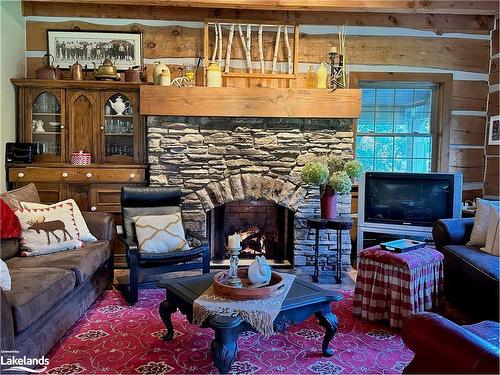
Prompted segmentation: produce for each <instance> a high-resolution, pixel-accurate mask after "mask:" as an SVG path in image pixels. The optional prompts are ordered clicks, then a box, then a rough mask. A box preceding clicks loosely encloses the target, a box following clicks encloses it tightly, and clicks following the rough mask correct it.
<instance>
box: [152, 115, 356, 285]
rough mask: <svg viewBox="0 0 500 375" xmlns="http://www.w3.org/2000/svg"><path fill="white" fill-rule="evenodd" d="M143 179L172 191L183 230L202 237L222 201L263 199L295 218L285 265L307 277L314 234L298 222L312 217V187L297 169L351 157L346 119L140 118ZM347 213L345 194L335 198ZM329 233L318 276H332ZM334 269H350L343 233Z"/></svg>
mask: <svg viewBox="0 0 500 375" xmlns="http://www.w3.org/2000/svg"><path fill="white" fill-rule="evenodd" d="M147 122H148V150H149V163H150V166H151V167H150V168H151V169H150V180H151V183H152V184H154V185H169V186H180V187H181V189H182V192H183V213H184V217H183V219H184V221H185V224H186V227H187V228H188V229H190V230H194V231H196V232H199V233H201V234H204V235H205V234H206V230H207V216H206V215H207V212H209V211H210V210H211V209H213V208H214V207H216V206H220V205H222V204H224V203H227V202H232V201H237V200H245V199H252V200H255V199H263V200H268V201H271V202H275V203H277V204H279V205H282V206H284V207H287V208H289V209H290V210H292V211H294V212H295V215H294V249H293V251H294V256H293V266H294V268H295V269H296V271H297V272H298V273H299V274H308V275H311V274H312V272H313V264H314V263H313V254H314V249H313V247H314V233H313V232H312V231H311V232H309V231H308V229H307V227H306V219H307V217H309V216H312V215H318V214H319V189H318V188H317V187H313V186H305V185H303V184H302V183H301V180H300V170H301V168H302V167H303V166H304V164H305V163H307V162H308V161H310V160H312V159H313V158H315V157H316V156H321V155H338V156H342V157H346V158H350V157H352V144H353V133H352V128H351V127H352V120H350V119H341V120H338V119H331V120H330V119H327V120H325V119H295V118H294V119H275V118H207V117H160V116H149V117H148V120H147ZM338 210H339V212H340V213H349V212H350V195H349V194H346V195H342V196H340V197H339V204H338ZM336 241H337V238H336V234H335V233H334V232H333V231H323V232H322V233H321V245H320V268H321V270H322V271H321V275H325V276H326V275H333V269H332V265H333V264H334V259H335V256H334V255H335V251H334V249H335V248H336ZM342 245H343V248H344V254H343V255H342V265H343V269H344V270H349V269H350V250H351V243H350V237H349V234H348V233H347V232H345V233H343V236H342Z"/></svg>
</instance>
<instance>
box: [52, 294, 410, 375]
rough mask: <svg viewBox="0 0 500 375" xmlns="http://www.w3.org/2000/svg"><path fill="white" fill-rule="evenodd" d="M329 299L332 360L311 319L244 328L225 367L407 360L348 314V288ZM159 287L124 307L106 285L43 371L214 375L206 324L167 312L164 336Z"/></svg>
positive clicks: (394, 365)
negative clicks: (261, 329) (267, 332)
mask: <svg viewBox="0 0 500 375" xmlns="http://www.w3.org/2000/svg"><path fill="white" fill-rule="evenodd" d="M342 293H343V294H344V297H345V298H344V300H343V301H341V302H335V303H332V308H333V311H334V312H335V314H336V315H337V316H338V318H339V320H340V325H339V330H338V331H337V334H336V335H335V337H334V339H333V340H332V342H331V343H330V347H331V348H333V349H334V355H333V357H331V358H324V357H322V356H321V342H322V339H323V329H322V328H321V327H320V326H319V325H318V324H317V321H316V319H315V318H314V317H311V318H309V319H308V320H306V321H305V322H303V323H301V324H299V325H295V326H292V327H290V328H289V329H288V330H287V331H286V332H284V333H279V334H276V335H273V336H271V337H270V338H268V339H266V338H264V337H262V336H261V335H259V334H256V333H253V332H246V333H243V334H241V335H240V337H239V340H238V354H237V357H236V361H235V362H234V364H233V367H232V369H231V372H232V373H237V374H249V373H255V374H340V373H345V374H382V373H384V374H395V373H401V371H402V370H403V368H404V367H405V365H406V364H407V363H408V362H409V361H410V360H411V359H412V357H413V353H412V352H411V351H410V350H409V349H407V348H406V347H405V346H404V344H403V341H402V339H401V337H400V336H399V333H398V332H397V331H394V330H391V329H389V328H388V327H387V326H385V325H381V324H373V323H368V322H365V321H362V320H359V319H357V318H355V317H353V315H352V312H351V309H352V291H342ZM164 296H165V294H164V291H162V290H159V289H151V290H142V291H140V296H139V297H140V300H139V302H138V303H137V304H136V306H135V307H128V306H127V304H126V303H125V301H124V299H123V297H122V296H121V294H120V293H119V292H117V291H114V290H110V291H106V292H105V293H104V295H103V296H102V297H101V298H100V299H99V300H97V301H96V303H94V305H93V306H92V307H91V308H90V309H89V310H88V311H87V313H86V314H85V315H84V316H83V317H82V318H81V319H80V321H78V322H77V323H76V324H75V326H74V327H73V328H72V329H71V330H70V331H69V332H68V333H67V334H66V336H65V337H64V338H63V339H62V340H61V342H60V343H59V344H57V345H56V346H55V347H54V348H53V349H52V351H51V352H50V353H49V359H50V364H49V368H48V370H47V371H48V373H50V374H207V373H217V369H216V368H214V366H213V365H212V359H211V357H210V343H211V341H212V338H213V332H212V330H211V329H202V328H199V327H197V326H193V325H191V324H189V323H188V322H187V320H186V318H185V317H184V316H183V315H181V314H180V313H176V314H175V315H173V324H174V328H175V330H176V334H175V337H174V339H173V340H172V341H170V342H164V341H163V340H162V338H161V337H162V336H163V334H164V332H165V327H164V325H163V323H162V321H161V319H160V317H159V313H158V306H159V304H160V302H161V301H162V300H163V299H164Z"/></svg>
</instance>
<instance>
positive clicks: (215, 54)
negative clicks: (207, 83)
mask: <svg viewBox="0 0 500 375" xmlns="http://www.w3.org/2000/svg"><path fill="white" fill-rule="evenodd" d="M214 30H215V43H214V52H213V54H212V62H213V63H214V62H215V57H216V56H217V44H218V43H219V29H218V28H217V24H214Z"/></svg>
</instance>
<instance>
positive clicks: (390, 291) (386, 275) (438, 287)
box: [353, 246, 443, 328]
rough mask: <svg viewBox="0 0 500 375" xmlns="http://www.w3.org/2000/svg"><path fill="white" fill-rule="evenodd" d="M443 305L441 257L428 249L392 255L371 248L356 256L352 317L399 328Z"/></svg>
mask: <svg viewBox="0 0 500 375" xmlns="http://www.w3.org/2000/svg"><path fill="white" fill-rule="evenodd" d="M442 301H443V254H441V253H440V252H439V251H437V250H435V249H433V248H431V247H427V246H426V247H423V248H420V249H416V250H410V251H408V252H406V253H393V252H391V251H386V250H382V249H380V246H374V247H371V248H368V249H366V250H363V251H362V252H361V254H360V261H359V266H358V276H357V278H356V287H355V289H354V300H353V314H354V315H358V316H360V317H361V318H363V319H367V320H371V321H374V320H389V324H390V326H391V327H396V328H400V327H401V326H402V324H403V320H404V318H406V317H407V316H409V315H411V314H413V313H417V312H423V311H430V310H435V309H438V308H439V307H440V306H441V304H442Z"/></svg>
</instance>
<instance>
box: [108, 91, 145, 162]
mask: <svg viewBox="0 0 500 375" xmlns="http://www.w3.org/2000/svg"><path fill="white" fill-rule="evenodd" d="M136 111H137V108H136V106H135V103H134V100H133V98H130V97H129V96H128V95H125V94H122V93H118V94H113V95H111V96H108V98H107V100H105V105H104V129H103V130H104V150H103V152H104V161H105V162H109V163H125V164H127V163H132V162H133V160H134V155H135V151H136V150H134V123H135V121H134V119H135V118H136V115H137V113H136Z"/></svg>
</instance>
